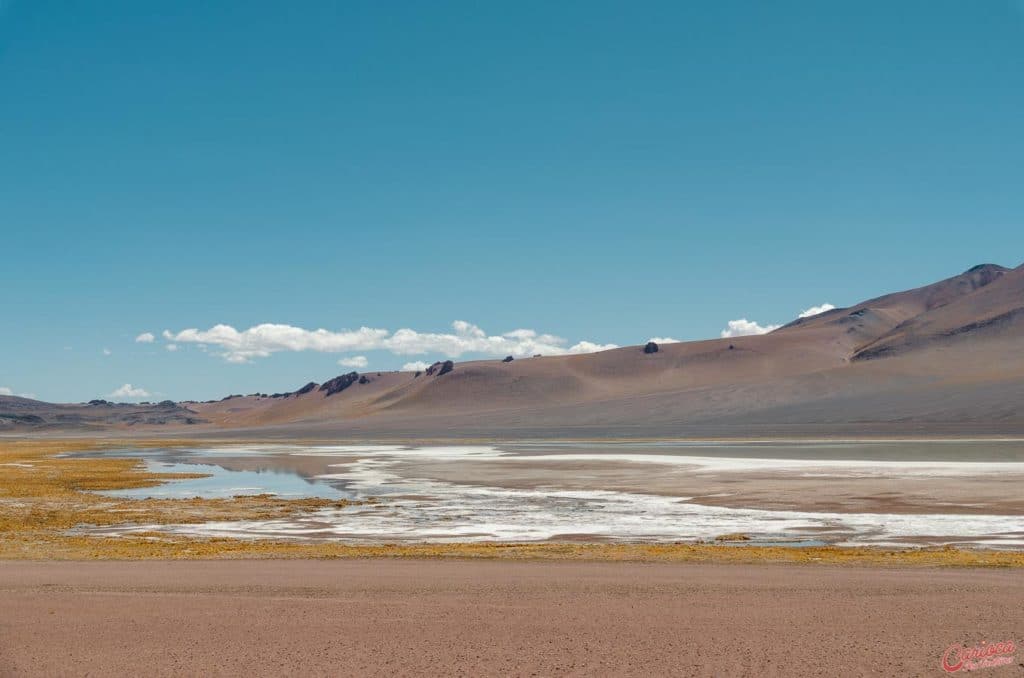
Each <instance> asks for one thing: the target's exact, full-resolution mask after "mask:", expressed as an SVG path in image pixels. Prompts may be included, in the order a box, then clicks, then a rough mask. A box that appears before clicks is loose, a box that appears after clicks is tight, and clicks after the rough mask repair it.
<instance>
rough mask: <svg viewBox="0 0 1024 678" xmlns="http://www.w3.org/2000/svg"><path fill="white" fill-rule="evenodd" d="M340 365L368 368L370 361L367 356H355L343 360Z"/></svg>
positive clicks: (339, 362)
mask: <svg viewBox="0 0 1024 678" xmlns="http://www.w3.org/2000/svg"><path fill="white" fill-rule="evenodd" d="M338 364H339V365H341V366H342V367H366V366H367V365H369V364H370V361H369V360H367V359H366V356H365V355H354V356H352V357H351V358H342V359H341V360H339V361H338Z"/></svg>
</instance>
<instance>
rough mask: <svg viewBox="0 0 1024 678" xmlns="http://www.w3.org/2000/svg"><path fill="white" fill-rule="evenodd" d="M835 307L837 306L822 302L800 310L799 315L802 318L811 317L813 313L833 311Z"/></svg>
mask: <svg viewBox="0 0 1024 678" xmlns="http://www.w3.org/2000/svg"><path fill="white" fill-rule="evenodd" d="M833 308H835V306H833V305H832V304H822V305H821V306H811V307H810V308H807V309H804V310H803V311H800V315H799V316H798V317H800V318H810V317H811V316H812V315H818V314H819V313H824V312H825V311H831V310H832V309H833Z"/></svg>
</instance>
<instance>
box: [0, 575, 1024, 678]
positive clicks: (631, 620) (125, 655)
mask: <svg viewBox="0 0 1024 678" xmlns="http://www.w3.org/2000/svg"><path fill="white" fill-rule="evenodd" d="M1022 603H1024V578H1022V577H1021V576H1020V574H1019V572H1017V571H994V570H984V571H980V570H934V569H898V570H897V569H868V568H842V569H840V568H831V567H824V566H822V567H801V566H748V565H732V566H722V565H663V564H636V563H509V562H471V561H390V560H383V561H381V560H359V561H344V562H331V561H234V562H223V561H221V562H208V561H199V562H147V563H130V562H92V563H81V562H65V563H53V562H49V563H41V562H8V563H0V609H2V610H3V614H2V615H0V675H4V676H30V675H46V676H54V675H86V674H89V675H172V674H174V675H242V674H245V675H247V676H262V675H283V674H307V675H383V674H387V675H418V674H432V675H438V674H440V675H452V674H458V675H493V674H505V675H538V674H539V675H612V674H614V675H638V676H640V675H643V676H647V675H757V676H769V675H792V676H800V675H824V676H834V675H938V674H940V673H941V671H940V668H939V662H940V656H941V654H942V652H943V651H944V649H945V648H946V647H948V646H949V645H951V644H953V643H968V644H974V643H976V642H980V641H981V640H988V641H989V642H996V641H1002V640H1009V639H1012V640H1014V641H1015V642H1017V643H1018V645H1019V644H1020V641H1021V640H1024V616H1022V615H1021V612H1020V610H1021V605H1022ZM1022 672H1024V654H1022V653H1021V652H1018V653H1017V655H1016V656H1015V658H1014V662H1013V664H1012V665H1011V666H1009V667H1002V668H998V669H992V670H991V675H993V676H1002V675H1020V674H1021V673H1022ZM984 673H986V675H988V674H989V670H986V671H984Z"/></svg>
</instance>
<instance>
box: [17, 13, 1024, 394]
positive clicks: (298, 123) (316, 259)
mask: <svg viewBox="0 0 1024 678" xmlns="http://www.w3.org/2000/svg"><path fill="white" fill-rule="evenodd" d="M1022 110H1024V4H1021V3H1018V2H1011V1H1002V0H991V1H985V0H981V1H977V2H963V1H962V0H950V1H942V0H929V1H927V2H915V1H911V0H904V1H901V2H891V1H884V2H867V1H858V2H834V3H821V2H789V1H785V0H783V1H780V2H772V3H765V2H755V1H750V2H729V1H722V2H699V3H698V2H678V1H677V2H664V3H661V2H650V3H627V2H615V3H612V2H596V1H592V2H579V3H576V2H564V3H551V2H536V3H534V2H516V3H469V2H466V3H450V2H435V3H422V2H408V3H403V2H390V3H379V2H365V3H363V2H317V1H313V0H311V1H308V2H301V3H280V2H273V3H270V2H258V1H257V2H253V1H251V0H248V1H246V2H231V1H228V0H225V1H223V2H216V3H210V2H191V1H187V0H177V1H175V2H161V1H159V0H152V1H148V2H137V1H135V0H105V1H104V2H84V1H83V2H48V1H47V0H6V1H0V229H2V232H0V286H2V289H3V297H2V299H3V301H2V305H0V310H2V313H3V326H2V327H3V331H2V332H0V389H6V390H9V391H11V392H14V393H31V394H34V395H36V396H38V397H40V398H44V399H49V400H83V399H88V398H93V397H102V396H106V395H108V394H110V393H112V392H114V390H115V389H117V388H119V387H121V386H122V385H123V384H126V383H130V384H133V385H134V388H136V389H143V390H145V391H146V392H148V393H149V394H151V396H152V397H153V398H165V397H166V398H174V399H184V398H212V397H220V396H222V395H225V394H227V393H238V392H246V393H248V392H252V391H257V390H259V391H277V390H285V389H291V388H295V387H297V386H299V385H301V384H302V383H303V382H305V381H307V380H309V379H315V380H323V379H326V378H328V377H330V376H332V375H334V374H337V373H339V372H340V371H346V370H347V369H348V368H346V367H343V366H339V365H338V360H339V359H348V360H351V359H353V358H354V357H356V356H364V357H365V358H366V361H367V364H368V368H367V369H369V370H376V369H381V370H383V369H396V368H399V367H401V366H402V365H404V364H406V363H409V362H413V361H417V360H424V361H427V362H430V361H433V360H435V359H437V358H440V357H443V355H444V351H448V353H453V352H459V351H464V352H460V353H459V355H458V357H459V358H462V359H468V358H470V357H476V356H478V355H481V353H480V348H481V346H487V347H493V349H489V350H491V352H495V351H501V350H505V349H506V348H508V346H509V345H510V344H511V345H514V346H515V347H516V348H517V349H520V350H523V351H527V350H530V348H531V347H532V346H533V344H531V343H530V342H534V341H538V342H540V340H539V339H536V338H535V339H528V338H527V339H526V340H524V339H523V337H524V336H526V335H523V334H519V335H515V336H513V337H502V336H501V335H502V334H503V333H506V332H509V331H512V330H517V329H530V330H533V331H535V332H536V333H538V334H551V335H557V337H561V338H563V339H564V342H561V343H551V341H553V340H551V341H548V340H547V338H543V337H542V338H541V339H544V341H548V343H547V344H544V345H545V346H546V347H547V346H548V345H550V346H551V347H552V348H551V349H550V350H569V349H570V348H571V347H572V346H574V345H576V344H578V342H581V341H587V342H593V343H595V344H620V345H625V344H635V343H640V342H643V341H646V340H647V339H648V338H650V337H652V336H658V337H674V338H678V339H695V338H705V337H716V336H719V334H720V332H722V330H723V329H724V328H725V327H726V325H727V323H728V322H729V321H730V320H736V319H741V318H746V319H748V320H751V321H756V322H757V323H760V324H761V325H762V326H768V325H770V324H774V323H781V322H786V321H788V320H789V319H792V318H793V317H795V316H796V314H797V313H799V312H800V311H801V310H803V309H806V308H809V307H811V306H814V305H819V304H822V303H825V302H828V303H831V304H835V305H840V306H841V305H846V304H850V303H853V302H856V301H858V300H861V299H864V298H867V297H870V296H874V295H877V294H880V293H884V292H888V291H892V290H896V289H903V288H907V287H912V286H916V285H919V284H924V283H927V282H931V281H933V280H936V279H939V278H943V277H947V276H949V275H952V274H955V273H957V272H959V271H961V270H964V269H966V268H968V267H969V266H971V265H973V264H976V263H979V262H987V261H993V262H996V263H1003V264H1005V265H1017V264H1019V263H1021V260H1022V259H1024V257H1022V256H1021V253H1022V252H1024V228H1022V224H1024V189H1022V183H1024V182H1022V179H1024V172H1022V169H1021V158H1022V157H1024V116H1022V115H1021V111H1022ZM454 321H465V322H467V323H470V324H473V325H475V326H478V327H479V328H482V330H483V332H484V334H485V335H486V336H485V337H483V338H481V337H480V336H479V333H477V332H476V330H474V329H472V328H468V329H467V328H466V326H463V330H462V331H456V330H455V329H453V327H452V323H453V322H454ZM264 323H274V324H278V325H284V326H288V327H289V328H291V329H287V328H271V329H269V330H264V331H261V332H259V333H256V334H242V333H244V331H245V330H246V329H248V328H251V327H253V326H257V325H260V324H264ZM218 324H223V325H227V326H230V327H231V328H234V330H236V331H237V332H238V333H240V334H239V337H235V338H230V337H229V338H226V339H225V337H224V333H223V331H219V332H215V333H213V334H209V333H208V332H207V331H208V330H210V328H212V327H214V326H216V325H218ZM361 327H366V328H370V329H375V330H385V331H386V333H385V334H383V335H381V334H377V335H372V334H371V335H365V334H364V335H359V334H358V330H359V328H361ZM193 328H194V329H196V330H198V331H199V332H197V333H194V334H185V335H182V334H180V333H181V332H182V331H184V330H189V329H193ZM318 328H324V329H325V330H327V331H328V335H326V336H323V335H321V336H319V338H318V335H313V334H309V333H308V332H304V331H312V330H316V329H318ZM401 328H408V329H410V330H412V332H413V334H412V335H406V336H405V340H401V339H402V338H401V337H399V338H398V339H396V338H395V335H394V333H395V332H396V331H397V330H399V329H401ZM165 330H168V331H170V333H171V334H172V335H173V336H175V337H176V339H174V340H170V341H169V340H167V339H165V338H164V337H163V336H162V332H164V331H165ZM353 330H354V331H357V334H351V333H346V331H353ZM144 332H151V333H153V334H154V335H155V337H154V341H153V342H151V343H139V342H137V341H136V337H137V336H139V335H140V334H142V333H144ZM433 335H446V336H433ZM447 335H451V336H447ZM359 337H362V339H359ZM453 337H454V338H453ZM190 339H191V340H190ZM200 340H202V341H200ZM213 340H216V341H220V342H221V343H216V341H213ZM232 342H234V343H232ZM238 342H242V344H239V343H238ZM170 343H173V344H174V345H175V346H177V347H178V350H176V351H170V350H168V349H167V345H168V344H170ZM540 343H542V344H543V343H544V342H540ZM200 344H202V345H200ZM239 346H242V348H239ZM346 346H355V347H356V350H350V351H345V352H335V351H337V350H338V349H339V347H346ZM587 346H589V345H584V346H583V347H582V348H580V349H578V350H585V349H586V348H587ZM282 347H283V348H282ZM268 348H269V349H270V350H264V349H268ZM411 349H415V350H425V351H426V352H424V353H410V352H409V351H410V350H411ZM108 353H109V354H108ZM264 353H265V354H266V355H264ZM356 362H361V361H358V360H357V361H356ZM139 397H142V396H139Z"/></svg>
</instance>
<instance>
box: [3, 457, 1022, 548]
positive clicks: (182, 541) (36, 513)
mask: <svg viewBox="0 0 1024 678" xmlns="http://www.w3.org/2000/svg"><path fill="white" fill-rule="evenodd" d="M105 444H106V443H104V442H102V441H95V440H84V441H68V440H62V441H0V559H59V560H67V559H74V560H78V559H144V558H173V559H185V558H371V557H373V558H377V557H388V558H501V559H535V560H607V561H658V562H721V563H761V562H777V563H807V564H823V563H827V564H843V565H847V564H848V565H888V566H932V567H934V566H954V567H1022V566H1024V553H1019V552H999V551H972V550H959V549H953V548H942V549H934V548H928V549H898V550H893V549H878V548H838V547H810V548H783V547H769V546H749V547H748V546H727V545H723V544H582V543H569V544H565V543H561V544H552V543H543V544H497V543H483V544H478V543H472V544H414V545H412V544H382V545H374V546H351V545H344V544H338V543H332V542H321V543H302V542H294V541H269V540H248V539H202V538H193V537H184V536H177V535H167V534H163V533H160V532H149V533H135V534H133V535H131V536H125V537H116V538H114V537H91V536H80V535H72V534H69V530H71V528H74V527H76V526H81V525H104V526H110V525H127V524H137V525H138V524H141V525H166V524H175V523H199V522H205V521H208V520H255V519H259V520H262V519H270V518H281V517H287V516H293V515H297V514H301V513H304V512H309V511H315V510H317V509H321V508H325V507H338V506H345V505H348V503H349V502H345V501H332V500H326V499H293V500H289V499H279V498H277V497H274V496H271V495H261V496H255V497H235V498H232V499H159V500H153V499H149V500H129V499H111V498H109V497H104V496H101V495H98V494H94V493H92V492H90V491H89V490H108V489H123V488H135V487H151V486H154V485H157V484H159V483H161V482H164V481H165V480H168V479H172V478H181V477H182V476H181V475H176V474H160V473H148V472H146V471H145V470H144V467H143V465H142V463H141V462H140V461H139V460H137V459H110V458H103V459H67V458H60V457H57V456H56V455H58V454H60V453H61V452H66V451H69V450H85V449H94V448H97V447H102V446H104V445H105ZM111 444H117V445H118V446H125V445H126V444H128V443H126V442H124V441H118V442H117V443H111ZM184 444H188V443H187V442H186V441H175V442H168V441H131V442H130V445H131V446H133V447H150V446H161V447H164V446H170V445H184ZM186 477H194V476H186ZM742 536H743V535H722V537H720V539H721V540H739V538H740V537H742Z"/></svg>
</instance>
